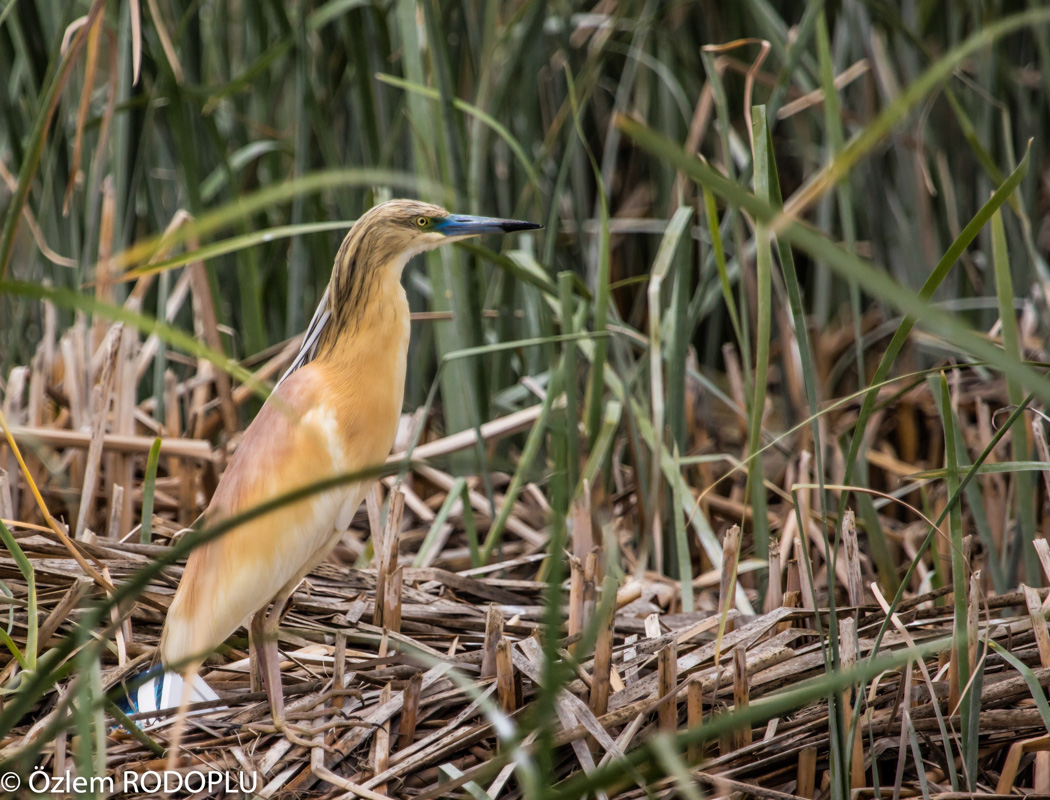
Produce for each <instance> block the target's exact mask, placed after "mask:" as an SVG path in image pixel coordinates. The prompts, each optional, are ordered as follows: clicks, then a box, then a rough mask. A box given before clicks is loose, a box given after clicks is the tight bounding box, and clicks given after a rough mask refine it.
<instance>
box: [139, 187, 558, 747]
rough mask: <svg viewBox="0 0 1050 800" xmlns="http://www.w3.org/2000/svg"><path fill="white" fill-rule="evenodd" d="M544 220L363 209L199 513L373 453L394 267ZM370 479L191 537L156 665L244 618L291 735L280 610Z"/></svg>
mask: <svg viewBox="0 0 1050 800" xmlns="http://www.w3.org/2000/svg"><path fill="white" fill-rule="evenodd" d="M539 227H541V226H539V225H535V224H533V223H531V222H519V221H516V220H508V219H493V218H489V217H473V216H459V215H454V214H449V213H448V212H447V211H445V210H444V209H442V208H440V207H438V206H434V205H429V204H427V203H420V202H416V201H413V200H392V201H390V202H387V203H382V204H381V205H378V206H375V207H374V208H372V209H371V210H370V211H368V212H367V213H366V214H364V215H363V216H362V217H361V218H360V219H359V220H358V221H357V222H356V224H355V225H354V226H353V227H352V228H351V229H350V232H349V233H348V234H347V236H346V238H345V239H344V240H343V244H342V246H341V247H340V248H339V252H338V253H337V255H336V257H335V265H334V267H333V269H332V277H331V280H330V282H329V284H328V288H327V289H326V290H325V293H324V296H323V297H322V299H321V302H320V305H319V306H318V307H317V311H316V312H315V313H314V316H313V319H312V320H311V322H310V326H309V328H308V329H307V331H306V335H305V338H304V339H303V343H302V347H301V349H300V350H299V354H298V355H297V356H296V358H295V361H294V362H293V363H292V365H291V367H290V368H289V369H288V371H287V372H286V373H285V374H284V376H283V377H282V378H281V380H280V381H279V382H278V383H277V386H276V388H275V389H274V392H273V394H272V395H271V397H270V398H269V399H268V400H267V402H266V403H265V404H264V405H263V407H262V410H261V411H260V412H259V414H258V416H256V418H255V419H254V420H253V421H252V423H251V425H249V426H248V429H247V431H245V433H244V437H243V438H242V439H241V442H240V445H239V446H238V447H237V450H236V452H235V453H234V455H233V457H232V458H231V459H230V464H229V467H228V468H227V469H226V471H225V472H224V473H223V476H222V478H221V479H220V481H219V485H218V487H217V488H216V490H215V495H214V497H212V500H211V504H210V505H209V506H208V509H207V511H206V512H205V516H204V520H205V523H206V524H208V525H211V524H215V523H217V522H219V521H220V520H222V519H224V518H227V517H230V516H232V515H235V514H237V513H239V512H241V511H245V510H247V509H249V508H252V507H253V506H256V505H258V504H259V503H262V502H264V501H266V500H269V499H271V498H273V497H275V496H277V495H281V494H284V493H286V492H289V491H292V490H294V489H297V488H301V487H305V486H308V485H310V484H313V483H316V482H318V481H322V480H325V479H328V478H332V477H335V476H337V475H341V474H347V473H354V472H359V471H362V470H365V469H367V468H368V467H373V466H376V465H378V464H381V463H382V462H383V461H384V460H385V459H386V457H387V455H388V454H389V452H390V448H391V446H392V445H393V442H394V433H395V431H396V429H397V424H398V418H399V416H400V414H401V404H402V401H403V398H404V388H405V368H406V363H407V357H408V341H409V310H408V300H407V298H406V297H405V290H404V289H403V288H402V286H401V273H402V271H403V270H404V267H405V265H406V264H407V263H408V260H409V259H410V258H411V257H412V256H413V255H415V254H417V253H421V252H423V251H425V250H431V249H433V248H435V247H439V246H440V245H443V244H446V243H448V242H455V241H458V240H460V239H465V238H468V237H471V236H478V235H480V234H485V233H507V232H510V231H523V230H530V229H533V228H539ZM370 483H371V482H370V481H362V482H359V483H356V484H352V485H346V486H340V487H338V488H335V489H330V490H327V491H324V492H321V493H317V494H313V495H311V496H309V497H308V498H306V499H303V500H299V501H298V502H294V503H291V504H288V505H285V506H283V507H282V508H280V509H278V510H275V511H272V512H269V513H267V514H265V515H263V516H260V517H256V518H254V519H252V520H250V521H248V522H245V523H243V524H241V525H239V526H237V527H235V528H233V529H231V530H230V531H228V532H226V533H224V534H223V535H222V536H220V537H219V538H217V539H214V540H212V541H209V542H207V543H205V544H204V545H202V546H200V547H198V548H197V549H195V550H194V551H193V552H192V553H191V555H190V558H189V561H188V562H187V564H186V570H185V572H184V573H183V576H182V580H181V581H180V583H179V587H178V590H177V591H176V593H175V599H174V600H173V602H172V603H171V607H170V608H169V609H168V614H167V619H166V620H165V622H164V632H163V634H162V636H161V643H160V655H161V661H162V663H163V664H164V666H165V667H168V666H169V665H170V666H171V667H172V668H173V669H178V670H179V671H180V672H181V673H182V674H183V675H190V674H194V675H195V674H196V671H197V668H198V667H199V665H200V663H201V659H202V658H203V657H204V656H206V655H207V654H208V653H210V652H211V651H212V650H214V649H215V648H216V647H217V646H218V645H219V644H221V643H222V641H223V640H224V639H226V637H228V636H229V635H230V634H232V633H233V632H234V631H235V630H236V629H237V628H238V627H239V626H241V625H242V624H244V623H245V622H246V621H247V620H249V619H250V623H249V633H250V647H252V648H254V651H255V658H256V660H257V666H258V669H259V675H260V676H261V678H262V682H263V684H264V686H265V688H266V694H267V698H268V700H269V703H270V710H271V712H272V714H273V722H274V727H275V728H276V729H278V730H280V731H283V732H284V733H285V735H287V736H289V738H292V737H293V736H294V733H293V730H291V729H290V726H289V725H288V724H287V722H286V719H285V712H284V696H283V693H282V688H281V673H280V662H279V660H278V658H279V654H278V648H277V633H278V623H279V621H280V618H281V614H282V611H283V609H284V606H285V604H286V603H287V602H288V599H289V598H290V597H291V595H292V593H293V592H294V591H295V588H296V587H297V586H298V585H299V583H300V582H301V581H302V580H303V578H305V577H306V575H307V573H308V572H310V570H311V569H313V568H314V567H315V566H317V565H318V564H319V563H320V562H321V561H322V560H323V559H324V558H325V557H326V556H327V555H328V553H329V552H330V551H331V550H332V548H333V547H334V546H335V544H336V543H337V542H338V541H339V538H340V536H342V534H343V533H344V532H345V531H346V529H347V528H348V527H349V526H350V522H351V520H352V519H353V516H354V513H355V512H356V511H357V508H358V506H359V505H360V504H361V501H362V499H364V497H365V495H366V493H367V492H368V490H369V488H370ZM267 609H269V610H268V611H267Z"/></svg>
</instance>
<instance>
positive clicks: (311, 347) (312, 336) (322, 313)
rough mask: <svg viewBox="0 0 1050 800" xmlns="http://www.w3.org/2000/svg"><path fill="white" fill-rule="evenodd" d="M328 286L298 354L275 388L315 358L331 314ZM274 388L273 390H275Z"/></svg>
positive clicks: (307, 328)
mask: <svg viewBox="0 0 1050 800" xmlns="http://www.w3.org/2000/svg"><path fill="white" fill-rule="evenodd" d="M329 289H330V286H326V287H325V290H324V294H323V295H321V302H320V303H318V304H317V308H316V309H315V310H314V315H313V317H311V319H310V324H309V325H308V326H307V327H306V334H305V335H304V336H303V343H302V344H301V345H300V346H299V352H298V353H296V355H295V359H294V360H293V361H292V363H291V365H289V367H288V369H286V370H285V372H284V374H283V375H282V376H281V379H280V380H279V381H277V386H280V385H281V384H282V383H284V381H285V380H287V378H288V376H289V375H291V374H292V373H293V372H295V371H296V370H297V369H299V368H300V367H303V366H305V365H306V364H309V363H310V362H311V361H313V360H314V358H316V357H317V345H318V344H319V343H320V341H321V333H322V332H323V331H324V329H325V327H326V326H327V325H328V319H329V317H331V312H330V311H329V310H328V292H329ZM277 386H275V387H274V389H276V388H277Z"/></svg>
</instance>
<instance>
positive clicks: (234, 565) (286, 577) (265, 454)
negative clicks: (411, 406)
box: [161, 362, 366, 664]
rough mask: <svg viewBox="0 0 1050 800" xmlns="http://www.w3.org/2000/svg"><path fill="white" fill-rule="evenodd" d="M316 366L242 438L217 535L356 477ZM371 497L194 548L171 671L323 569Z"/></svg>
mask: <svg viewBox="0 0 1050 800" xmlns="http://www.w3.org/2000/svg"><path fill="white" fill-rule="evenodd" d="M325 394H326V392H325V380H324V374H323V370H322V369H321V368H320V367H319V365H318V364H317V363H316V362H315V363H313V364H308V365H307V366H306V367H304V368H303V369H300V370H298V371H297V372H296V373H295V374H293V375H292V376H290V377H289V378H288V380H287V381H284V382H283V383H282V384H281V385H280V386H279V387H278V388H277V389H276V390H275V391H274V393H273V395H272V396H271V398H270V399H269V400H268V401H267V402H266V404H265V405H264V406H263V408H262V410H261V411H260V412H259V415H258V416H257V417H256V418H255V420H254V421H253V422H252V424H251V425H249V426H248V430H247V431H246V432H245V434H244V438H243V439H242V440H241V443H240V445H239V446H238V448H237V452H236V453H235V454H234V456H233V458H232V459H231V460H230V465H229V467H228V468H227V470H226V472H225V473H224V474H223V476H222V479H221V480H220V481H219V486H218V487H217V488H216V491H215V496H214V497H213V498H212V502H211V504H210V505H209V507H208V511H207V513H206V521H207V524H209V525H214V524H215V523H217V522H219V521H221V520H223V519H227V518H229V517H232V516H234V515H237V514H240V513H242V512H245V511H248V510H249V509H252V508H254V507H256V506H258V505H260V504H261V503H264V502H266V501H269V500H273V499H274V498H275V497H278V496H280V495H282V494H284V493H287V492H289V491H293V490H295V489H298V488H303V487H306V486H309V485H310V484H314V483H317V482H318V481H322V480H325V479H326V478H331V477H333V476H335V475H338V474H340V473H344V472H346V471H348V470H351V469H353V466H352V465H351V464H350V463H349V462H348V459H347V457H346V455H345V453H346V450H347V447H346V441H345V439H343V438H342V437H341V436H340V432H339V430H338V428H337V421H336V415H335V414H334V413H333V412H332V410H331V408H330V405H329V404H327V403H326V402H325ZM365 489H366V487H364V486H362V485H361V484H352V485H349V486H339V487H337V488H334V489H329V490H325V491H323V492H318V493H315V494H311V495H310V496H308V497H305V498H303V499H300V500H296V501H294V502H291V503H288V504H286V505H283V506H281V507H280V508H278V509H275V510H273V511H269V512H267V513H265V514H263V515H261V516H257V517H254V518H252V519H251V520H248V521H246V522H244V523H242V524H240V525H238V526H237V527H235V528H232V529H231V530H229V531H227V532H226V533H224V534H222V535H221V536H220V537H218V538H217V539H213V540H211V541H210V542H207V543H206V544H204V545H201V546H200V547H198V548H196V549H195V550H194V551H193V552H192V553H191V554H190V558H189V561H188V562H187V564H186V570H185V572H184V573H183V576H182V580H181V581H180V583H179V589H178V592H177V593H176V596H175V600H174V601H173V602H172V604H171V607H170V608H169V610H168V616H167V619H166V621H165V626H164V635H163V639H162V643H161V652H162V657H163V659H164V661H165V663H168V664H174V663H179V662H182V661H184V660H186V659H189V658H191V657H193V656H196V655H198V654H200V653H203V652H207V651H210V650H211V649H213V648H214V647H216V646H217V645H218V644H219V643H221V642H222V641H223V640H224V639H225V638H226V637H227V636H229V635H230V634H231V633H233V632H234V631H235V630H236V629H237V627H238V626H239V625H241V624H242V623H243V622H244V621H245V620H246V619H247V618H248V617H249V616H250V615H251V614H253V613H255V612H256V611H257V610H259V609H260V608H262V607H264V606H265V605H266V604H267V603H268V602H269V601H270V599H271V598H272V597H273V596H274V595H276V594H277V593H278V592H280V591H281V589H282V588H284V587H285V586H287V585H288V584H289V583H290V582H291V581H293V580H295V581H296V582H297V581H298V580H299V579H301V578H302V576H303V575H304V574H305V573H306V572H307V571H308V570H309V569H310V568H311V567H312V566H314V565H316V564H317V563H318V562H319V561H320V560H321V559H323V558H324V556H325V555H326V554H327V553H328V551H329V550H330V549H331V547H332V545H334V544H335V542H336V541H337V540H338V532H337V531H336V522H337V520H338V518H339V517H340V512H341V511H344V508H345V507H346V506H347V505H353V507H354V509H356V508H357V506H358V504H359V503H360V501H361V499H362V496H363V494H364V491H365ZM344 513H345V512H344Z"/></svg>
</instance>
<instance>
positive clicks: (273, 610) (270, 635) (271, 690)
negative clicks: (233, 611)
mask: <svg viewBox="0 0 1050 800" xmlns="http://www.w3.org/2000/svg"><path fill="white" fill-rule="evenodd" d="M296 585H297V584H292V585H291V586H290V587H286V588H285V589H282V590H281V593H280V594H279V595H277V597H275V598H274V600H273V604H272V605H271V607H270V612H269V613H268V614H267V613H266V609H265V608H263V609H262V610H261V611H259V612H258V614H257V615H256V617H253V618H252V627H255V624H256V618H258V617H262V616H263V615H265V617H264V619H263V620H262V621H261V622H260V632H259V635H257V637H256V638H257V639H259V641H260V645H261V646H259V645H257V649H258V651H259V664H260V668H261V673H262V675H263V678H264V681H263V682H264V684H265V685H266V699H267V700H268V701H269V703H270V715H271V716H272V717H273V727H274V729H276V730H277V731H278V732H279V733H282V734H284V736H285V738H287V739H288V741H289V742H291V743H292V744H295V745H299V746H300V747H307V748H313V747H317V746H318V745H317V743H316V742H313V741H311V740H310V739H307V738H304V737H306V736H312V735H313V732H312V731H308V730H304V729H302V728H300V727H299V726H296V725H292V724H291V723H289V722H288V720H287V719H285V716H284V687H283V686H282V685H281V654H280V650H279V648H278V646H277V639H278V635H279V628H280V622H281V614H282V613H283V612H284V607H285V605H286V604H287V603H288V599H289V598H290V597H291V596H292V592H294V591H295V587H296Z"/></svg>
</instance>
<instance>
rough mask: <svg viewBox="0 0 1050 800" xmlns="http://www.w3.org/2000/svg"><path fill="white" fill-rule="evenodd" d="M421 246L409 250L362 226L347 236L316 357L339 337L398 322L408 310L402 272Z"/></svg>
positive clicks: (333, 346) (335, 269)
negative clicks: (327, 317)
mask: <svg viewBox="0 0 1050 800" xmlns="http://www.w3.org/2000/svg"><path fill="white" fill-rule="evenodd" d="M423 249H424V247H423V246H422V245H421V246H420V247H419V248H418V249H417V250H411V249H410V250H405V249H404V247H403V243H402V242H399V241H398V240H396V239H395V238H393V237H390V236H384V235H383V233H382V232H381V231H379V230H377V229H376V228H369V227H367V226H363V225H360V224H359V225H356V226H355V227H354V228H353V229H352V230H351V231H350V233H349V234H347V236H346V238H345V239H344V240H343V244H342V246H341V247H340V248H339V252H338V253H337V254H336V257H335V264H334V266H333V268H332V278H331V282H330V284H329V290H328V312H329V314H330V318H329V322H328V324H327V325H326V326H325V329H324V331H323V332H322V334H321V338H320V341H319V343H318V349H317V358H318V359H324V358H326V357H328V356H331V355H332V353H333V351H334V350H335V349H336V346H337V343H338V342H339V341H341V340H344V341H345V340H346V339H348V338H356V337H357V336H359V335H362V334H364V335H368V331H369V330H370V329H372V328H373V327H374V326H376V325H390V324H394V323H396V322H397V321H398V316H399V315H400V314H401V313H402V312H403V313H407V311H408V305H407V300H406V299H405V292H404V289H403V288H402V287H401V273H402V272H403V271H404V269H405V265H406V264H407V263H408V261H409V259H410V258H411V257H412V256H413V255H415V254H416V252H419V251H420V250H423Z"/></svg>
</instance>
